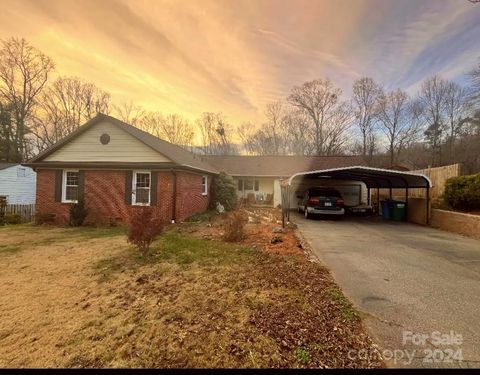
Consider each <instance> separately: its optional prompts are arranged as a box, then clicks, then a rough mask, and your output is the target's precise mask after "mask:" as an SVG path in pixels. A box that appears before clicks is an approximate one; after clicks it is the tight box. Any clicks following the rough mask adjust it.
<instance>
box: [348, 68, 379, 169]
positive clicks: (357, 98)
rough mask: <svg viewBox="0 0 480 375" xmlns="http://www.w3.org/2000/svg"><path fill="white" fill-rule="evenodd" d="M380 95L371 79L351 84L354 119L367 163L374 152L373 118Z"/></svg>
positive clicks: (365, 78)
mask: <svg viewBox="0 0 480 375" xmlns="http://www.w3.org/2000/svg"><path fill="white" fill-rule="evenodd" d="M381 94H382V88H381V87H380V85H378V84H377V83H376V82H375V81H374V80H373V79H372V78H369V77H363V78H360V79H358V80H357V81H355V83H354V84H353V103H354V111H355V119H356V123H357V125H358V128H359V130H360V134H361V137H362V155H363V158H364V159H365V160H367V161H371V159H372V155H373V152H374V150H375V144H376V135H375V118H376V117H377V112H376V111H377V108H378V107H377V101H378V97H379V96H380V95H381Z"/></svg>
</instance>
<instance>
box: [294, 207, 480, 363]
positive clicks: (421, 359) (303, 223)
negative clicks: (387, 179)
mask: <svg viewBox="0 0 480 375" xmlns="http://www.w3.org/2000/svg"><path fill="white" fill-rule="evenodd" d="M293 220H294V221H295V222H296V223H297V224H298V226H299V229H300V231H301V232H302V233H303V235H304V237H305V239H306V240H308V242H309V243H310V244H311V246H312V248H313V250H314V252H315V253H316V255H317V256H318V257H319V259H320V260H321V261H322V262H323V263H324V264H325V265H326V266H327V267H329V268H330V270H331V271H332V274H333V276H334V277H335V279H336V281H337V282H338V284H339V285H340V286H341V287H342V288H343V290H344V292H345V294H346V295H347V296H348V297H349V298H350V300H351V301H352V302H353V303H354V304H355V305H356V307H357V308H358V309H359V310H360V312H361V314H362V316H363V319H364V322H365V325H366V326H367V329H368V330H369V331H370V333H371V334H372V335H373V337H374V338H376V340H377V343H378V344H379V347H380V350H381V351H382V352H383V354H384V357H386V359H387V364H388V365H390V366H394V367H409V366H415V367H452V366H454V367H480V241H478V240H474V239H470V238H466V237H463V236H460V235H455V234H451V233H447V232H443V231H440V230H436V229H433V228H429V227H423V226H420V225H414V224H407V223H388V222H383V221H382V220H381V219H379V220H371V219H348V218H345V219H342V220H335V221H330V220H306V219H304V218H303V217H302V216H300V215H297V214H294V215H293ZM409 332H410V333H409ZM422 335H423V336H422ZM458 335H461V337H460V336H458ZM460 341H461V343H460ZM459 349H460V350H461V352H460V351H459ZM352 355H367V354H366V353H352ZM371 355H373V354H371ZM390 356H391V357H392V358H391V359H389V357H390ZM459 358H463V361H458V359H459Z"/></svg>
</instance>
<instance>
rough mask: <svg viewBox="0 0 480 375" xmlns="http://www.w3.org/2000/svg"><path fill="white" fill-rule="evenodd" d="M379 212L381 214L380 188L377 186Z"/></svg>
mask: <svg viewBox="0 0 480 375" xmlns="http://www.w3.org/2000/svg"><path fill="white" fill-rule="evenodd" d="M377 214H378V215H380V188H379V187H377Z"/></svg>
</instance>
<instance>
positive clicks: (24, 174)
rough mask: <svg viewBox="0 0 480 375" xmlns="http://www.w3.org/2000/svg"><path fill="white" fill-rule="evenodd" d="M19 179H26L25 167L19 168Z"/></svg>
mask: <svg viewBox="0 0 480 375" xmlns="http://www.w3.org/2000/svg"><path fill="white" fill-rule="evenodd" d="M21 172H23V176H22V173H21ZM17 177H19V178H24V177H27V168H25V167H18V168H17Z"/></svg>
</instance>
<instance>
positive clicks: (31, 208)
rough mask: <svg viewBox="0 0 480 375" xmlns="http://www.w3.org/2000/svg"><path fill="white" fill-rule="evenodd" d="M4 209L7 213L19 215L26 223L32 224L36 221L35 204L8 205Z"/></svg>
mask: <svg viewBox="0 0 480 375" xmlns="http://www.w3.org/2000/svg"><path fill="white" fill-rule="evenodd" d="M2 208H3V209H4V210H5V213H10V214H19V215H20V216H21V218H22V222H24V223H30V222H32V221H33V220H34V219H35V204H7V205H6V206H4V207H2Z"/></svg>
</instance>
